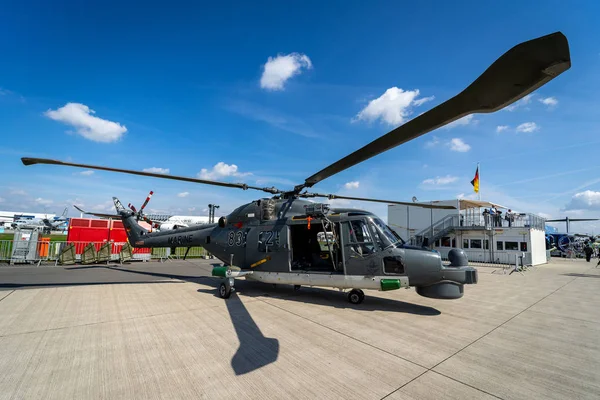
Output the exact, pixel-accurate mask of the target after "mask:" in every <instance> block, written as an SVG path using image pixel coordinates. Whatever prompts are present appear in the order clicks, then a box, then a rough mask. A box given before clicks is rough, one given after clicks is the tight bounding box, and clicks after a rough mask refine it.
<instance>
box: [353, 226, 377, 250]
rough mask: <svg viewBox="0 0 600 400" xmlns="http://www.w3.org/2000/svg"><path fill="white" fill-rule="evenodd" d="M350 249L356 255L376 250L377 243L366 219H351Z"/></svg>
mask: <svg viewBox="0 0 600 400" xmlns="http://www.w3.org/2000/svg"><path fill="white" fill-rule="evenodd" d="M349 233H350V235H349V239H350V249H351V250H352V251H353V252H354V253H355V255H356V256H365V255H368V254H371V253H374V252H375V244H374V243H373V237H372V235H371V232H370V230H369V226H368V225H367V221H366V220H362V219H359V220H353V221H350V232H349Z"/></svg>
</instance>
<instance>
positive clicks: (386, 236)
mask: <svg viewBox="0 0 600 400" xmlns="http://www.w3.org/2000/svg"><path fill="white" fill-rule="evenodd" d="M369 220H370V221H371V223H372V224H373V225H372V226H373V227H374V228H375V232H376V234H377V236H378V237H379V238H378V239H379V241H380V242H381V243H380V244H381V245H382V247H383V248H387V247H390V246H401V245H403V244H404V240H402V238H401V237H400V235H398V234H397V233H396V232H394V231H393V230H392V229H390V227H389V226H387V225H386V224H385V223H384V222H383V221H382V220H380V219H379V218H377V217H371V218H369Z"/></svg>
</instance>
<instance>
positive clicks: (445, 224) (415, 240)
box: [411, 214, 460, 246]
mask: <svg viewBox="0 0 600 400" xmlns="http://www.w3.org/2000/svg"><path fill="white" fill-rule="evenodd" d="M459 223H460V222H459V216H458V215H457V214H451V215H446V216H445V217H444V218H442V219H441V220H439V221H437V222H436V223H435V224H433V225H432V226H430V227H428V228H425V229H423V230H422V231H421V232H419V233H417V234H416V235H415V236H414V237H412V238H411V244H413V245H416V246H420V245H422V243H423V239H425V238H427V239H428V241H429V243H430V245H431V243H433V242H435V240H436V239H437V238H439V237H441V236H443V235H444V234H446V233H447V232H449V231H450V230H451V229H453V228H455V227H456V226H458V225H459Z"/></svg>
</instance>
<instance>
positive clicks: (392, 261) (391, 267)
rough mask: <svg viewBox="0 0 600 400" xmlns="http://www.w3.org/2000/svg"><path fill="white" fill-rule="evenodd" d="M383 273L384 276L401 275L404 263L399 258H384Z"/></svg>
mask: <svg viewBox="0 0 600 400" xmlns="http://www.w3.org/2000/svg"><path fill="white" fill-rule="evenodd" d="M383 272H384V273H386V274H395V275H398V274H403V273H404V263H402V258H400V257H384V259H383Z"/></svg>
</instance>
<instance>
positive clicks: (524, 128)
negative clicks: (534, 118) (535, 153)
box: [517, 122, 540, 133]
mask: <svg viewBox="0 0 600 400" xmlns="http://www.w3.org/2000/svg"><path fill="white" fill-rule="evenodd" d="M539 129H540V127H539V126H537V124H536V123H535V122H525V123H522V124H521V125H519V126H517V132H525V133H530V132H535V131H537V130H539Z"/></svg>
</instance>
